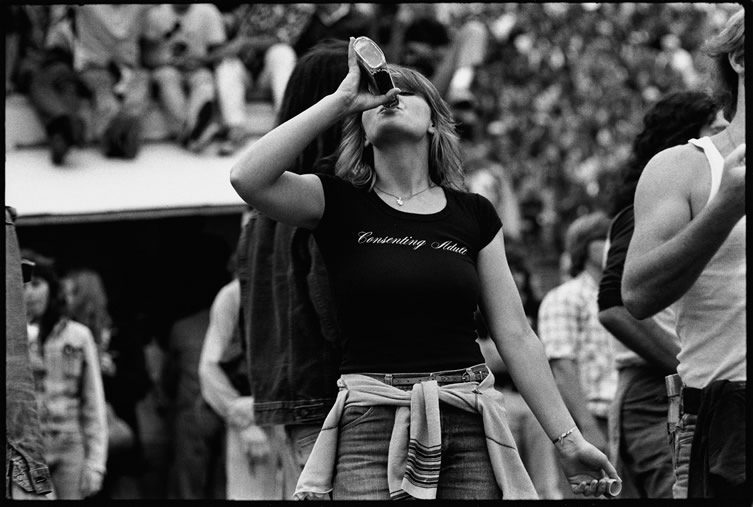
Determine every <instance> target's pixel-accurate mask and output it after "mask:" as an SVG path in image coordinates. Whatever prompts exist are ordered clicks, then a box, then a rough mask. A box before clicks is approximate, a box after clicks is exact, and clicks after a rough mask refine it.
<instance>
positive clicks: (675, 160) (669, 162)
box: [636, 144, 710, 202]
mask: <svg viewBox="0 0 753 507" xmlns="http://www.w3.org/2000/svg"><path fill="white" fill-rule="evenodd" d="M709 181H710V179H709V171H708V162H707V160H706V156H705V155H704V153H703V151H702V150H700V149H698V148H696V147H695V146H693V145H691V144H683V145H678V146H673V147H671V148H667V149H666V150H663V151H660V152H659V153H657V154H656V155H654V157H653V158H652V159H651V160H649V162H648V164H646V168H645V169H644V170H643V174H641V178H640V180H639V182H638V188H637V190H636V202H637V201H638V200H640V199H641V197H646V196H654V197H658V196H665V197H669V196H675V197H680V196H682V197H684V198H686V199H688V201H690V200H691V199H692V198H693V196H694V195H696V194H698V193H703V189H704V188H707V187H708V185H709Z"/></svg>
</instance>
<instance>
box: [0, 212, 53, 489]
mask: <svg viewBox="0 0 753 507" xmlns="http://www.w3.org/2000/svg"><path fill="white" fill-rule="evenodd" d="M22 283H23V282H22V278H21V254H20V251H19V248H18V239H17V237H16V229H15V213H14V211H13V209H12V208H8V207H7V206H6V208H5V443H6V447H5V454H6V458H5V477H6V484H5V488H6V489H5V491H6V496H7V495H8V492H9V491H10V486H11V481H12V482H14V483H15V484H16V485H18V486H19V487H21V488H22V489H23V490H24V491H26V492H27V493H36V494H39V495H43V494H46V493H49V492H51V491H52V482H51V481H50V472H49V470H48V468H47V464H46V463H45V460H44V454H43V452H44V449H43V442H42V434H41V432H40V427H39V415H38V414H37V405H36V399H35V397H34V382H33V379H32V375H31V367H30V366H29V342H28V339H27V337H26V310H25V309H24V301H23V284H22Z"/></svg>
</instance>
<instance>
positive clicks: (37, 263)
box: [21, 250, 65, 351]
mask: <svg viewBox="0 0 753 507" xmlns="http://www.w3.org/2000/svg"><path fill="white" fill-rule="evenodd" d="M21 256H22V257H23V258H24V259H27V260H30V261H32V262H34V271H33V274H32V278H41V279H42V280H44V281H45V282H47V286H48V287H49V296H48V299H47V307H46V308H45V310H44V313H43V314H42V316H41V317H40V319H39V345H40V350H42V351H44V344H45V342H46V341H47V338H49V337H50V334H51V333H52V330H53V329H54V328H55V325H57V323H58V322H59V321H60V319H61V318H62V317H63V316H64V314H65V301H64V299H63V296H62V292H61V290H60V279H59V278H58V275H57V273H56V272H55V263H54V261H53V260H52V259H49V258H47V257H43V256H42V255H39V254H38V253H36V252H32V251H30V250H24V251H23V252H21Z"/></svg>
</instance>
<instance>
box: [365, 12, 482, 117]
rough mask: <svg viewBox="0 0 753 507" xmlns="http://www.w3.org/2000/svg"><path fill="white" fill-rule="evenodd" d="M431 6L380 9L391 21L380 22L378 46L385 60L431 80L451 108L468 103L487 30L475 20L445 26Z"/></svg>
mask: <svg viewBox="0 0 753 507" xmlns="http://www.w3.org/2000/svg"><path fill="white" fill-rule="evenodd" d="M438 10H439V8H438V7H437V6H435V5H433V4H398V5H397V7H396V8H392V7H382V8H381V10H379V11H378V14H377V16H380V15H382V14H385V15H386V16H387V17H388V18H389V19H390V20H391V22H388V23H387V24H386V25H385V23H384V22H383V23H382V27H384V28H383V29H382V33H379V34H378V36H379V37H380V39H379V42H380V44H382V45H384V46H385V48H386V49H387V55H386V56H387V61H388V62H391V63H397V64H400V65H405V66H406V67H412V68H415V69H416V70H418V71H419V72H421V73H422V74H424V75H425V76H427V77H428V78H429V79H431V81H432V83H433V84H434V86H435V87H436V88H437V90H438V91H439V93H440V94H441V95H442V97H443V98H444V99H445V100H447V102H449V103H450V105H454V104H457V103H460V102H472V101H473V100H474V97H473V95H472V93H471V84H472V83H473V79H474V77H475V72H476V70H477V67H478V66H479V65H481V64H482V63H484V61H485V59H486V56H487V46H488V44H489V31H488V29H487V27H486V26H485V25H484V24H483V23H481V22H480V21H478V20H475V19H469V20H466V21H465V22H463V23H462V25H458V26H457V27H456V26H454V25H452V26H448V25H447V23H446V22H444V21H443V20H440V19H439V17H438Z"/></svg>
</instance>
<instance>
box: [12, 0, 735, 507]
mask: <svg viewBox="0 0 753 507" xmlns="http://www.w3.org/2000/svg"><path fill="white" fill-rule="evenodd" d="M470 5H471V6H470V7H467V8H454V7H450V6H445V5H443V4H442V5H433V4H426V5H413V4H406V5H386V4H384V5H383V4H378V5H377V4H375V5H368V6H356V5H355V4H290V5H282V4H280V5H272V4H258V5H256V4H254V5H245V4H244V5H239V6H226V5H223V6H215V5H213V4H186V5H160V6H147V5H83V6H59V7H58V6H52V7H50V6H14V8H13V9H12V10H13V15H14V16H15V17H14V18H13V19H14V20H17V21H18V23H19V24H18V25H15V26H18V27H23V28H18V30H16V32H13V33H15V34H17V35H18V39H19V44H18V47H17V49H18V51H17V53H16V54H17V55H18V59H17V60H16V61H17V65H14V66H9V67H11V68H12V70H13V72H12V73H10V74H9V75H8V76H6V79H10V80H11V82H12V83H13V86H14V87H16V89H18V90H21V91H23V92H24V93H28V95H29V98H30V100H31V101H32V103H33V104H34V106H35V108H36V110H37V111H38V113H39V114H40V118H42V119H43V121H44V122H45V126H46V128H47V133H48V136H49V141H50V149H51V153H52V157H53V161H55V162H56V163H62V162H63V159H64V156H65V153H66V152H67V151H68V149H70V147H71V146H75V145H83V144H85V143H86V142H90V141H97V142H99V143H100V144H101V146H102V149H103V152H104V154H105V155H106V156H116V157H125V158H134V157H135V156H136V153H137V152H138V149H139V145H140V142H139V128H140V127H139V122H140V121H141V117H142V114H141V113H142V112H143V107H144V106H145V104H146V101H147V100H150V98H149V97H148V96H149V95H153V97H154V98H155V99H156V100H158V101H159V102H160V104H161V105H162V107H163V108H164V110H165V112H166V115H167V116H168V117H169V118H171V121H172V124H173V130H172V132H173V134H174V137H175V139H176V141H178V142H180V143H181V144H182V145H183V146H185V147H186V148H187V149H190V150H193V151H201V150H203V149H205V148H206V146H207V145H208V143H209V142H211V141H213V140H215V139H221V142H222V150H223V151H224V152H226V153H234V152H238V153H239V155H240V156H239V157H238V158H237V160H236V162H235V163H234V165H233V167H232V171H231V176H230V180H231V183H232V185H233V187H234V188H235V190H236V191H237V192H238V194H239V195H240V196H241V197H242V198H243V199H244V200H245V201H246V202H247V203H248V205H249V206H248V210H247V211H246V213H245V214H244V218H243V223H242V226H241V230H240V234H239V236H240V239H239V241H238V244H237V247H236V251H235V254H234V255H233V256H232V258H231V259H222V260H220V259H218V256H215V257H214V258H212V261H211V263H208V264H211V265H207V266H197V267H196V269H197V271H202V274H198V273H197V274H196V278H197V279H198V280H197V281H195V282H194V285H193V286H194V287H195V288H196V291H197V294H198V292H200V293H201V294H200V295H198V296H197V297H196V298H195V299H196V301H195V304H194V305H193V306H192V307H191V308H186V309H185V310H186V311H185V312H183V313H184V314H185V315H183V316H182V317H181V318H180V319H178V320H177V321H176V322H175V323H174V324H173V325H172V326H171V329H170V331H169V335H168V337H167V339H166V340H165V341H164V342H159V341H157V340H155V339H152V337H147V338H146V339H144V338H141V337H139V338H138V339H134V336H130V335H129V333H128V330H127V329H126V328H121V329H119V327H118V326H117V325H116V323H114V322H113V321H112V319H111V318H110V316H109V313H108V312H109V311H108V298H107V294H106V290H105V285H106V284H105V283H104V281H103V280H102V278H101V277H100V276H99V275H98V274H97V273H96V272H94V271H93V270H91V269H87V268H81V269H75V270H70V271H67V272H65V273H58V272H57V270H56V265H55V262H54V260H53V259H50V258H46V257H45V256H43V255H40V254H39V253H36V252H31V251H25V250H20V249H19V245H18V242H17V241H16V237H15V231H14V226H13V222H14V217H13V213H12V210H10V209H9V208H6V294H7V302H6V357H7V360H6V365H7V366H8V368H7V369H8V374H7V375H8V376H7V377H6V380H7V382H8V387H7V388H6V401H7V408H6V410H7V418H6V420H7V421H8V422H9V424H8V425H7V426H8V428H7V440H6V449H7V456H8V459H7V460H6V472H7V477H8V478H9V481H8V485H7V489H6V496H7V497H10V498H44V497H47V498H59V499H73V498H86V497H92V496H98V497H100V498H176V499H208V498H222V499H239V500H242V499H251V500H275V499H277V500H280V499H292V498H295V499H323V498H331V499H335V500H339V499H402V498H419V499H500V498H505V499H534V498H541V499H562V498H573V497H576V496H579V495H585V496H594V497H600V496H615V495H618V494H619V495H620V497H622V498H693V497H724V498H727V499H728V501H734V500H739V499H744V498H748V499H749V498H750V486H749V481H748V480H747V478H746V476H745V459H744V458H745V455H744V449H745V445H744V441H745V440H744V437H745V379H746V354H745V339H746V327H745V326H746V324H745V317H746V315H745V314H746V303H745V284H744V283H742V282H741V280H744V279H745V274H746V263H745V195H744V177H745V145H744V141H745V121H744V119H745V93H744V90H745V88H744V11H743V10H742V9H738V10H737V11H735V12H734V13H733V14H732V15H731V16H730V17H729V18H728V19H727V18H726V17H725V19H724V22H723V23H719V24H720V26H719V27H718V29H716V30H715V32H714V33H710V34H708V37H707V38H704V39H705V40H696V41H695V42H689V41H687V40H684V41H681V42H682V43H681V44H678V39H677V36H675V38H674V39H673V38H672V37H670V36H669V35H671V33H670V34H665V33H663V32H662V31H661V30H659V29H658V28H657V27H654V28H656V32H657V35H654V34H653V33H652V32H651V30H652V28H650V27H645V31H644V32H641V33H623V32H624V27H622V26H620V24H619V23H618V22H616V21H615V20H617V19H627V20H631V19H633V18H636V17H637V18H641V19H643V17H645V16H648V14H650V11H651V9H657V8H660V7H656V8H653V7H645V9H644V8H642V7H641V8H639V7H635V6H633V7H631V6H630V5H628V4H624V5H622V4H615V5H608V6H602V8H603V9H606V11H608V12H606V13H607V14H610V13H611V14H612V15H613V16H612V17H611V18H609V19H610V21H605V20H604V19H602V20H601V21H599V20H598V19H596V18H594V17H590V16H589V13H592V12H593V11H594V10H596V9H599V7H598V5H597V6H594V5H591V4H583V5H582V6H576V7H574V8H567V7H565V6H562V5H560V4H546V5H543V6H538V5H536V6H534V5H530V6H529V5H525V6H523V5H514V6H512V7H510V6H507V7H504V6H501V5H499V6H497V5H491V4H489V5H477V4H470ZM688 12H691V11H688ZM698 12H701V11H692V14H688V16H680V17H679V18H677V19H675V20H674V21H675V22H677V23H680V24H683V25H684V29H683V30H681V31H680V32H679V33H680V34H681V36H682V37H690V38H692V37H696V38H698V37H699V36H698V33H689V32H694V30H692V27H697V26H700V25H701V22H700V21H699V15H698ZM602 14H604V13H602ZM704 15H706V16H711V15H712V13H709V12H705V13H704ZM701 17H702V16H701ZM113 19H116V20H118V21H119V22H118V23H112V20H113ZM489 20H492V21H491V22H490V21H489ZM657 22H658V21H656V20H654V23H657ZM528 23H539V24H538V26H537V27H536V29H533V28H532V27H530V26H528ZM565 26H568V30H569V32H567V31H566V30H565V29H564V28H563V27H565ZM574 27H577V28H578V29H577V30H575V31H576V32H577V34H576V35H573V30H574ZM591 30H593V31H595V32H597V33H598V34H600V35H599V36H597V37H595V38H593V39H588V37H589V35H590V31H591ZM534 33H536V34H548V35H547V36H546V37H544V36H543V35H542V36H541V37H539V38H537V37H538V36H534V35H532V34H534ZM686 33H687V35H686ZM364 34H366V35H369V36H370V37H372V38H373V39H374V40H375V41H377V42H378V44H379V45H380V46H381V47H382V48H383V50H384V54H385V55H386V64H387V69H388V71H389V73H390V74H391V76H392V78H393V81H394V83H395V87H396V88H395V89H392V90H390V91H389V92H388V93H386V94H384V95H374V94H372V93H370V92H369V91H368V90H366V89H364V87H363V83H362V80H361V73H362V72H363V70H362V69H361V68H360V67H359V65H358V63H357V58H356V54H355V51H354V48H353V36H355V35H364ZM615 34H618V35H619V36H618V37H614V35H615ZM349 37H350V41H349V42H346V41H348V38H349ZM641 37H644V38H648V39H651V38H652V37H655V38H656V40H655V41H654V42H655V43H656V44H657V45H658V49H656V51H653V52H649V51H648V50H646V51H644V52H643V53H641V51H642V49H641V46H640V44H637V46H636V45H631V46H622V45H620V43H619V41H621V40H622V41H624V40H627V39H630V40H631V41H632V40H633V39H635V38H641ZM323 39H332V40H326V41H324V42H320V41H322V40H323ZM584 41H587V43H586V42H584ZM615 41H617V42H615ZM636 41H637V39H636ZM636 41H634V42H636ZM701 43H703V50H704V52H705V54H706V55H707V56H706V58H707V59H708V61H709V62H710V63H709V69H710V70H709V75H710V77H711V78H712V79H713V80H714V81H713V93H707V92H706V91H701V90H700V84H701V83H702V82H703V80H702V78H701V77H700V74H699V73H698V72H697V71H696V70H695V69H696V64H694V63H693V62H692V57H690V55H689V54H685V53H682V52H683V51H685V52H686V53H687V50H686V49H682V48H686V47H688V46H689V45H690V46H693V45H695V46H700V45H701ZM615 44H616V45H617V46H618V47H615ZM695 46H693V47H695ZM644 49H645V48H644ZM573 51H574V52H576V53H579V54H580V56H579V57H578V58H580V59H581V60H583V61H585V64H584V65H582V66H572V65H570V64H569V63H568V62H569V61H570V60H572V58H573V56H572V55H571V54H570V53H571V52H573ZM630 52H633V53H631V54H627V53H630ZM639 53H640V54H639ZM658 55H663V56H662V57H659V56H658ZM688 57H690V61H689V60H688ZM603 58H608V59H610V60H612V59H617V60H619V61H620V62H621V63H620V64H618V65H613V66H612V65H609V64H607V63H606V62H605V61H604V60H603ZM648 60H650V61H651V65H641V71H640V72H633V68H632V66H633V65H636V63H635V62H645V61H648ZM599 62H600V63H599ZM655 66H664V67H666V68H668V69H670V71H669V72H665V70H666V69H663V70H659V69H657V68H655ZM518 67H520V68H524V69H525V72H524V71H521V72H518V73H517V74H516V73H515V71H514V69H516V68H518ZM511 69H512V70H511ZM651 69H653V70H651ZM621 72H623V73H625V74H627V76H629V79H628V80H629V81H631V82H632V83H633V84H632V86H634V88H635V89H636V90H639V93H638V95H635V94H633V95H631V94H629V93H623V92H622V90H624V89H625V86H624V84H620V85H619V86H618V85H616V84H615V83H616V81H617V80H623V79H626V76H624V75H621V74H620V73H621ZM534 74H535V75H536V76H537V77H536V79H532V76H533V75H534ZM513 75H514V76H515V77H513ZM526 75H527V76H528V78H526ZM563 76H565V77H563ZM667 76H669V77H667ZM610 83H612V84H610ZM613 85H614V86H613ZM495 87H496V89H495ZM255 88H262V89H264V90H266V91H265V92H264V93H268V94H269V95H268V96H269V97H270V98H271V100H272V102H273V104H274V107H275V110H276V111H277V121H276V126H275V128H274V129H272V130H271V131H270V132H269V133H267V134H266V135H265V136H263V137H262V138H261V139H258V140H255V141H254V142H252V143H248V142H247V141H248V133H247V132H245V131H244V126H243V125H244V123H245V121H246V118H245V117H244V113H243V110H242V105H243V103H244V102H245V100H246V98H247V97H248V96H249V93H251V92H250V90H251V89H255ZM612 89H614V92H615V93H614V94H613V93H611V92H607V90H612ZM53 91H54V93H53ZM65 97H68V98H67V99H66V98H65ZM636 97H637V98H636ZM534 98H535V100H534ZM68 99H70V100H68ZM74 99H75V100H74ZM392 101H395V103H396V104H397V105H396V106H388V105H387V104H389V103H391V102H392ZM532 103H533V108H532V107H531V104H532ZM524 104H525V106H524ZM63 106H64V107H65V108H70V109H67V110H65V111H63V110H61V107H63ZM87 107H89V108H90V109H89V110H87ZM620 108H623V109H631V110H634V111H635V113H634V114H633V115H632V117H635V116H636V115H637V117H638V118H639V120H635V121H633V123H632V124H631V122H630V120H629V119H626V118H625V116H624V115H622V114H621V113H620V111H619V109H620ZM586 109H589V110H590V111H589V112H588V113H586V112H585V111H586ZM493 111H496V112H497V114H496V115H495V114H493ZM500 112H503V114H502V115H500V114H499V113H500ZM87 115H89V116H87ZM573 118H576V119H577V121H576V122H574V123H573V122H572V121H571V120H572V119H573ZM616 118H620V120H619V121H617V120H616ZM620 122H622V123H620ZM586 123H588V125H586ZM610 123H620V124H619V125H617V126H615V127H614V128H611V129H607V128H606V125H608V124H610ZM568 132H569V134H568ZM616 132H619V133H618V134H616ZM628 137H629V138H630V144H629V145H628V147H627V148H626V149H622V148H624V144H625V142H624V141H625V139H626V138H628ZM555 138H556V139H557V142H556V143H555V142H549V141H550V140H552V139H555ZM567 139H569V141H568V140H567ZM576 148H577V149H576ZM616 148H620V149H622V151H621V152H620V151H619V149H618V150H617V154H616V155H615V154H614V153H612V159H614V160H615V161H619V169H620V171H619V175H618V174H617V172H616V171H615V170H611V171H605V172H611V174H612V178H613V179H614V180H615V181H613V182H612V183H611V184H610V185H611V188H612V189H613V191H612V192H611V193H610V206H609V207H606V206H599V201H598V199H597V198H596V193H598V192H599V185H600V184H603V181H601V180H600V179H599V178H593V177H592V178H590V179H589V181H590V183H591V185H588V184H586V185H584V186H583V188H584V189H583V190H582V192H584V193H583V194H581V195H580V196H573V195H565V194H563V193H562V192H556V191H555V192H551V193H550V194H549V195H548V198H544V199H540V201H541V202H539V204H538V208H537V206H536V205H534V206H533V207H534V208H537V209H538V212H537V216H536V218H535V219H534V220H533V223H529V222H530V216H527V215H526V212H525V210H526V202H524V201H525V199H526V198H527V197H526V196H525V195H524V193H522V192H521V189H525V188H527V187H532V186H535V185H537V184H541V185H542V186H547V188H552V187H551V185H546V184H544V182H545V181H546V182H548V183H552V182H554V183H555V184H557V183H558V180H559V179H561V178H563V177H564V175H565V174H566V172H568V171H570V172H571V173H573V174H570V175H569V176H570V177H572V178H575V179H578V178H584V176H583V174H582V173H583V172H589V171H592V170H593V169H589V168H588V167H586V166H590V165H591V164H592V163H591V162H589V160H592V162H593V161H594V160H596V161H600V160H603V159H604V158H606V156H605V155H604V153H606V152H607V151H609V150H611V149H616ZM600 150H602V151H600ZM523 153H525V154H526V155H523ZM600 153H601V154H600ZM589 157H590V158H589ZM595 163H597V164H598V163H600V162H595ZM614 163H615V164H618V162H614ZM536 164H538V165H537V167H536V171H535V172H536V174H537V175H535V176H534V175H533V172H534V171H533V170H532V169H531V166H532V165H536ZM555 165H558V166H559V169H557V170H556V171H555V170H553V169H552V168H553V167H554V166H555ZM550 169H552V170H551V171H550ZM600 178H601V177H600ZM587 179H588V178H587ZM593 185H596V187H595V188H596V190H595V191H594V187H593ZM555 186H556V185H555ZM560 190H561V188H560ZM540 194H543V195H544V196H545V197H546V196H547V194H546V192H540ZM589 195H590V197H588V196H589ZM582 196H586V197H588V198H587V199H586V198H584V199H580V197H582ZM561 201H565V202H561ZM568 201H572V202H571V203H570V204H568ZM578 202H580V204H579V205H578V206H576V205H575V204H573V203H578ZM584 202H586V203H588V205H584ZM602 204H603V203H602ZM547 212H548V213H549V215H552V214H554V215H556V217H557V218H556V220H555V219H551V218H549V219H546V216H547ZM542 217H544V218H542ZM553 221H560V222H562V223H567V224H568V226H567V228H566V231H565V233H564V234H562V235H561V237H560V236H559V235H556V234H553V236H552V238H551V239H552V241H551V242H550V244H549V245H548V246H558V245H560V244H561V245H562V248H561V251H562V256H561V259H562V262H561V272H560V275H559V276H560V279H559V280H558V282H557V283H556V284H553V285H556V286H555V287H553V288H552V289H551V290H547V291H544V292H542V291H540V290H539V287H540V286H541V284H540V280H537V279H538V278H540V273H538V272H537V270H536V266H534V265H533V264H532V259H533V258H535V256H534V255H533V254H532V253H531V249H532V247H534V245H535V244H536V243H535V242H534V241H532V239H531V238H532V237H535V236H533V235H532V229H533V228H535V227H541V226H542V225H544V226H545V225H547V223H548V224H549V225H551V224H552V222H553ZM542 222H543V223H542ZM545 244H546V242H545ZM20 246H21V247H23V245H20ZM22 259H24V262H25V264H23V269H22ZM206 259H207V260H208V259H210V257H207V258H206ZM226 261H227V264H225V262H226ZM11 423H12V424H11Z"/></svg>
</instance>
